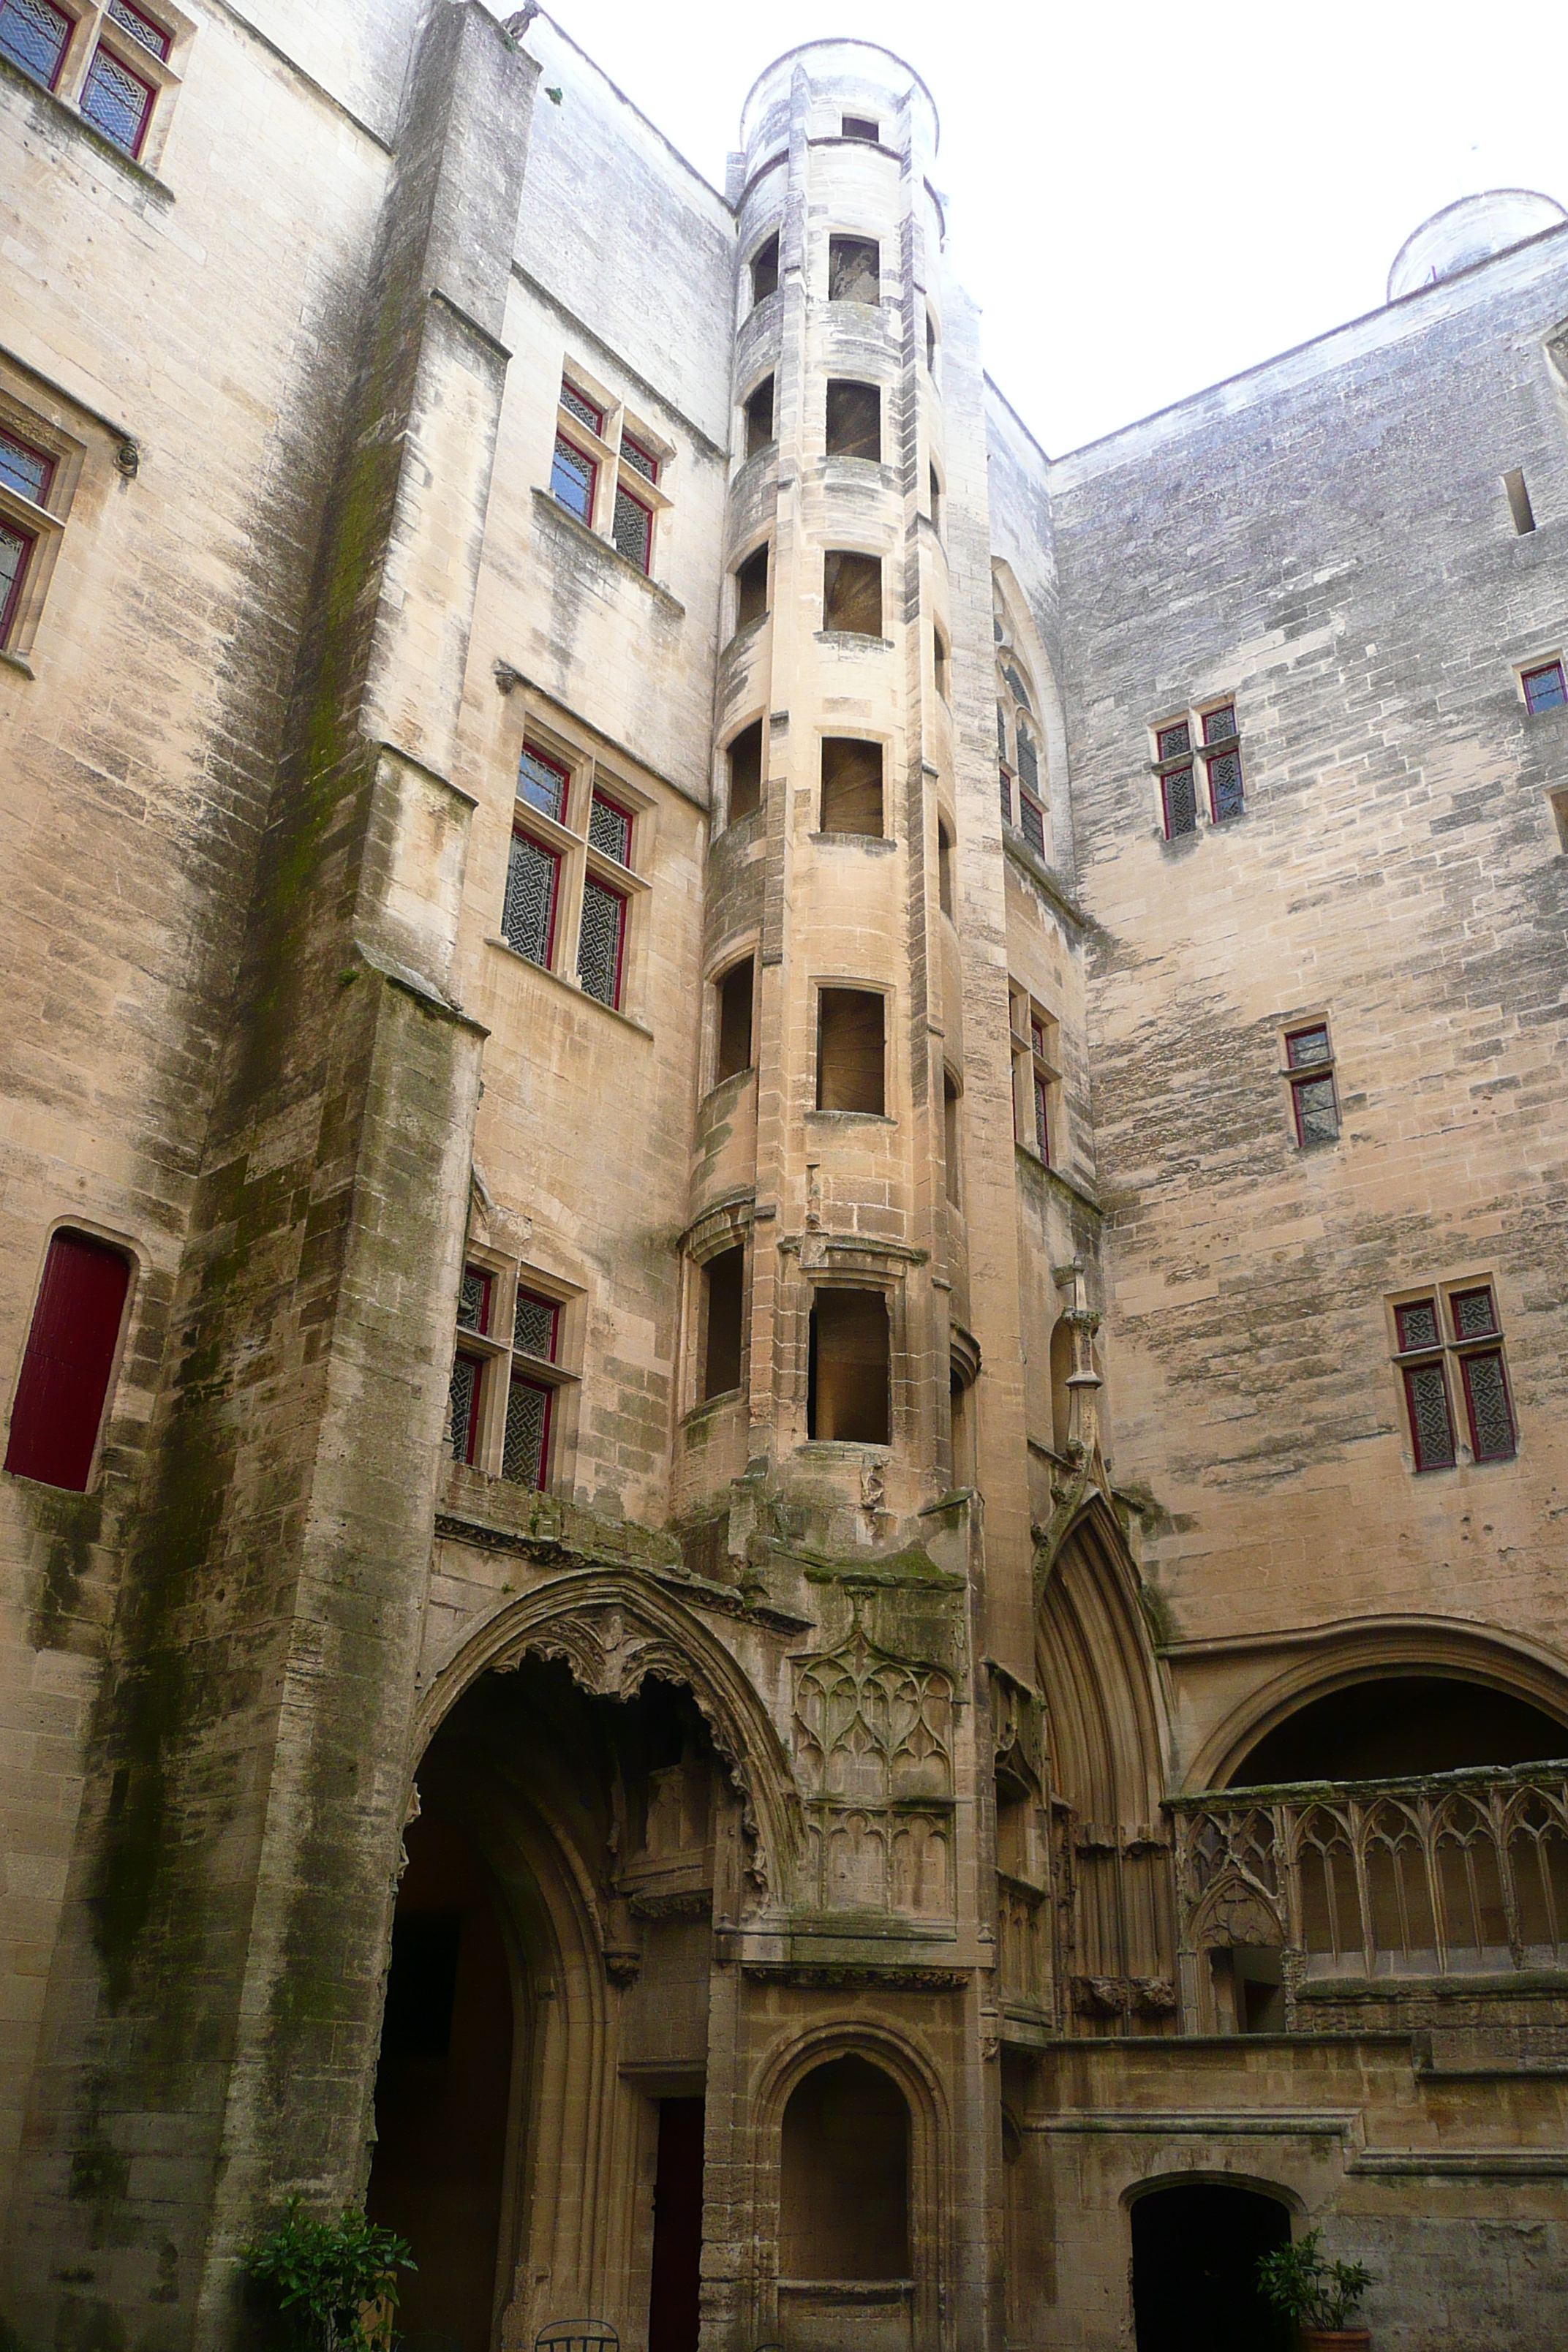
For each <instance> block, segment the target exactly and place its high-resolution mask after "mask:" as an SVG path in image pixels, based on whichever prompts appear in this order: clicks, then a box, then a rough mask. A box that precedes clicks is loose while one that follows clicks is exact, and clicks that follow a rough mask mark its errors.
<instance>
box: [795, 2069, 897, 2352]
mask: <svg viewBox="0 0 1568 2352" xmlns="http://www.w3.org/2000/svg"><path fill="white" fill-rule="evenodd" d="M910 2268H911V2249H910V2110H909V2103H908V2101H907V2100H906V2099H905V2097H904V2095H903V2092H902V2091H901V2090H900V2087H899V2085H898V2084H897V2083H895V2082H894V2080H893V2078H892V2076H891V2075H890V2074H887V2073H885V2072H884V2070H883V2069H882V2068H881V2067H880V2066H875V2065H873V2064H872V2063H870V2061H869V2060H868V2059H865V2058H861V2057H859V2056H857V2055H854V2054H851V2055H849V2056H847V2057H843V2058H832V2059H828V2060H827V2061H826V2063H824V2064H822V2065H820V2066H816V2067H814V2068H813V2069H812V2071H811V2073H810V2074H806V2075H805V2076H803V2077H802V2079H801V2081H800V2082H798V2083H797V2084H795V2089H794V2091H793V2092H792V2093H791V2094H790V2097H789V2102H788V2104H787V2105H786V2106H785V2108H784V2126H783V2137H782V2147H781V2150H780V2179H779V2322H780V2326H781V2329H782V2330H783V2332H784V2335H785V2336H786V2338H788V2339H789V2340H792V2341H793V2340H794V2339H795V2337H796V2336H799V2337H800V2338H801V2339H802V2340H803V2341H807V2342H810V2343H812V2344H813V2345H817V2346H824V2347H826V2346H835V2345H837V2344H840V2343H841V2344H842V2345H843V2346H844V2347H846V2352H848V2347H863V2346H865V2345H868V2344H875V2345H878V2346H881V2345H883V2344H889V2345H890V2344H901V2343H906V2342H907V2341H908V2340H909V2330H910V2321H911V2318H912V2303H913V2282H912V2280H911V2277H910Z"/></svg>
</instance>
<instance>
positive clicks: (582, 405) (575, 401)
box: [561, 375, 605, 441]
mask: <svg viewBox="0 0 1568 2352" xmlns="http://www.w3.org/2000/svg"><path fill="white" fill-rule="evenodd" d="M561 405H562V407H563V409H564V410H565V411H566V414H567V415H568V416H574V417H575V418H576V419H577V422H578V424H579V425H586V426H587V428H588V430H589V432H590V433H594V434H596V435H597V436H598V437H599V439H600V440H601V441H602V440H603V439H604V437H605V412H604V410H603V409H602V408H601V407H600V405H599V404H598V402H597V401H596V400H590V399H589V397H588V395H587V394H586V393H585V392H579V391H578V389H577V387H576V385H575V384H574V383H573V381H572V379H571V377H570V376H569V375H563V377H562V379H561Z"/></svg>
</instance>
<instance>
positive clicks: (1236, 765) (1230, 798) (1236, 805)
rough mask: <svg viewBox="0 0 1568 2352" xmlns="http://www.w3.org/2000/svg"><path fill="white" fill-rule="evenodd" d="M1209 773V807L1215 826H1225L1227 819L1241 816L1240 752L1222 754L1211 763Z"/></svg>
mask: <svg viewBox="0 0 1568 2352" xmlns="http://www.w3.org/2000/svg"><path fill="white" fill-rule="evenodd" d="M1208 771H1209V805H1210V807H1211V809H1212V810H1213V812H1214V821H1215V824H1224V823H1225V820H1226V817H1229V816H1239V815H1240V814H1241V811H1242V804H1243V803H1242V792H1241V754H1240V752H1239V751H1224V752H1222V753H1221V754H1220V757H1219V758H1218V759H1217V760H1211V761H1209V763H1208Z"/></svg>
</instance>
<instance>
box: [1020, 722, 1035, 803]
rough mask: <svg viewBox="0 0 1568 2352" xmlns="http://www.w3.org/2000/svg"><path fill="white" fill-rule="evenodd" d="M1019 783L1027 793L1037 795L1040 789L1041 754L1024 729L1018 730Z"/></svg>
mask: <svg viewBox="0 0 1568 2352" xmlns="http://www.w3.org/2000/svg"><path fill="white" fill-rule="evenodd" d="M1018 782H1020V783H1021V784H1022V785H1023V787H1024V790H1025V791H1026V793H1038V791H1039V789H1040V757H1039V753H1038V752H1037V751H1036V749H1035V746H1034V741H1033V739H1032V738H1031V736H1030V734H1029V732H1028V730H1027V729H1026V728H1024V727H1020V728H1019V730H1018Z"/></svg>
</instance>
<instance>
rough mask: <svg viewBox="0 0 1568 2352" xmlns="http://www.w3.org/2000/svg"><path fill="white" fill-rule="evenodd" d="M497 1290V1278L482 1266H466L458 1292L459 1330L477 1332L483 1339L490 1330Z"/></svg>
mask: <svg viewBox="0 0 1568 2352" xmlns="http://www.w3.org/2000/svg"><path fill="white" fill-rule="evenodd" d="M494 1288H495V1276H493V1275H491V1274H488V1273H487V1272H486V1270H485V1268H484V1267H483V1266H482V1265H466V1266H465V1267H464V1268H463V1279H462V1282H461V1284H460V1285H459V1286H458V1330H459V1331H477V1332H479V1336H480V1338H481V1339H483V1338H485V1337H487V1336H488V1334H489V1328H490V1299H491V1297H492V1295H493V1292H494Z"/></svg>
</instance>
